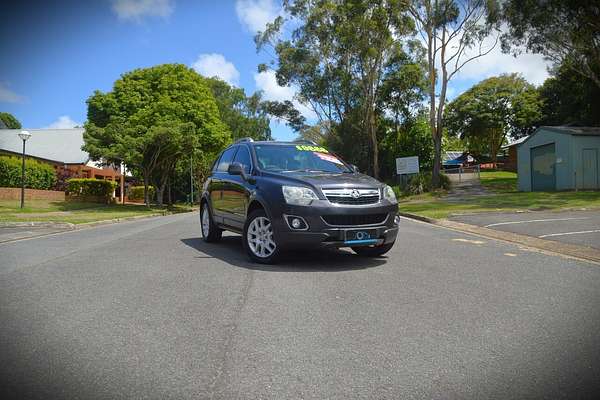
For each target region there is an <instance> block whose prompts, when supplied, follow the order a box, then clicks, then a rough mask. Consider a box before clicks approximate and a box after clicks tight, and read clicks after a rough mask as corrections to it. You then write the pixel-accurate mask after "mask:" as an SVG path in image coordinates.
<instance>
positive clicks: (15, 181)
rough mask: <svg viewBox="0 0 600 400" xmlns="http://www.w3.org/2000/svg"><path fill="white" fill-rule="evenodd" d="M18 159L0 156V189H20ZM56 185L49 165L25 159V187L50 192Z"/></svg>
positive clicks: (19, 165) (52, 169)
mask: <svg viewBox="0 0 600 400" xmlns="http://www.w3.org/2000/svg"><path fill="white" fill-rule="evenodd" d="M21 163H22V159H21V158H20V157H11V156H0V187H21ZM55 184H56V172H55V171H54V168H53V167H52V166H51V165H48V164H45V163H42V162H39V161H37V160H33V159H29V158H26V159H25V187H26V188H29V189H41V190H51V189H53V188H54V185H55Z"/></svg>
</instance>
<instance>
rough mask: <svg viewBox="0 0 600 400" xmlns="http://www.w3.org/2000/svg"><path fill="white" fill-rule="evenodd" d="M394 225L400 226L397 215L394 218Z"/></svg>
mask: <svg viewBox="0 0 600 400" xmlns="http://www.w3.org/2000/svg"><path fill="white" fill-rule="evenodd" d="M394 224H396V225H400V216H399V215H396V216H395V217H394Z"/></svg>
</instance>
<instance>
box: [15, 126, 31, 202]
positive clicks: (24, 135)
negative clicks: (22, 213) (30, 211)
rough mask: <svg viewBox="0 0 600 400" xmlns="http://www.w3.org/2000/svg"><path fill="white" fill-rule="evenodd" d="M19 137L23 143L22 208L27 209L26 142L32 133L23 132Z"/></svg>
mask: <svg viewBox="0 0 600 400" xmlns="http://www.w3.org/2000/svg"><path fill="white" fill-rule="evenodd" d="M18 135H19V137H20V138H21V140H22V141H23V157H22V161H23V163H22V164H21V208H23V207H25V142H26V141H27V139H29V138H30V137H31V133H29V132H27V131H21V133H19V134H18Z"/></svg>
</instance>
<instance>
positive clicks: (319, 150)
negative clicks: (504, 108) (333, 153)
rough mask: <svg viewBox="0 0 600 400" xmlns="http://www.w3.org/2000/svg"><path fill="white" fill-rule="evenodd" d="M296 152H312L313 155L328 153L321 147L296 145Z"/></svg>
mask: <svg viewBox="0 0 600 400" xmlns="http://www.w3.org/2000/svg"><path fill="white" fill-rule="evenodd" d="M296 150H300V151H313V152H315V153H329V151H328V150H327V149H326V148H325V147H321V146H310V145H304V144H302V145H300V144H299V145H296Z"/></svg>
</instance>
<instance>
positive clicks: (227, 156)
mask: <svg viewBox="0 0 600 400" xmlns="http://www.w3.org/2000/svg"><path fill="white" fill-rule="evenodd" d="M236 149H237V147H230V148H228V149H227V150H225V151H224V152H223V155H222V156H221V158H220V159H219V166H218V167H217V171H219V172H227V169H228V168H229V164H231V162H232V160H233V155H234V154H235V150H236Z"/></svg>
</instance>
